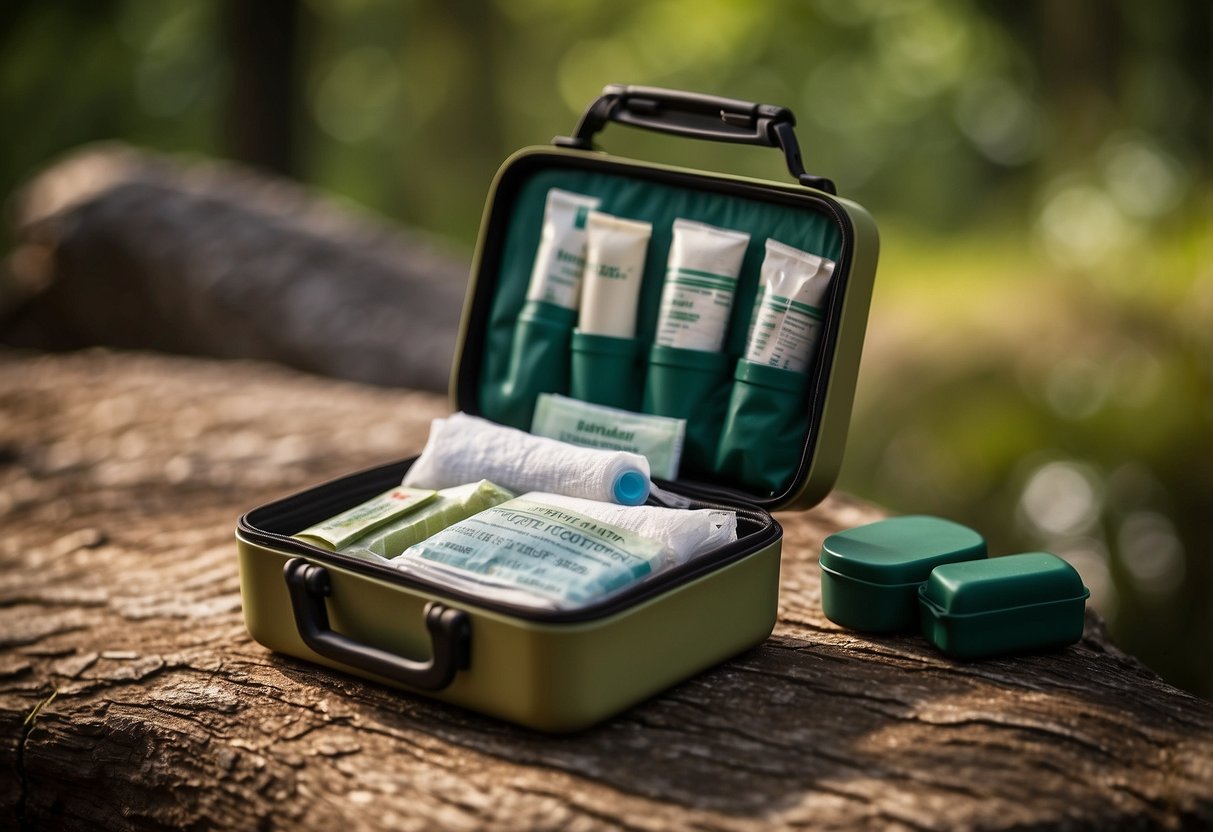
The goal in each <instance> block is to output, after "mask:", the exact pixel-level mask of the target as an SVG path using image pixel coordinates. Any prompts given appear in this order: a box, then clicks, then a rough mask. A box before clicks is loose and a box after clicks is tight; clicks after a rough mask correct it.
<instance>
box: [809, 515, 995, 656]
mask: <svg viewBox="0 0 1213 832" xmlns="http://www.w3.org/2000/svg"><path fill="white" fill-rule="evenodd" d="M985 557H986V542H985V540H984V539H983V538H982V536H981V535H979V534H978V533H977V532H975V531H973V530H972V529H970V528H968V527H966V526H962V525H960V524H959V523H954V522H952V521H951V520H944V519H942V518H939V517H926V516H909V517H891V518H889V519H887V520H880V521H877V522H875V523H869V524H868V525H866V526H859V527H857V528H854V529H848V530H847V531H843V532H838V533H837V534H832V535H830V536H829V537H827V538H826V539H825V542H824V543H823V544H822V547H821V606H822V610H823V611H824V612H825V614H826V617H827V618H829V619H830V620H831V621H833V622H834V623H835V624H840V625H842V626H844V627H849V628H850V629H852V630H863V631H866V632H874V633H884V632H903V631H910V630H917V629H918V588H919V586H921V585H922V583H923V582H924V581H926V580H927V577H928V576H929V575H930V574H931V570H932V569H934V568H935V567H937V566H940V565H942V564H949V563H954V562H956V561H970V560H974V559H976V558H985Z"/></svg>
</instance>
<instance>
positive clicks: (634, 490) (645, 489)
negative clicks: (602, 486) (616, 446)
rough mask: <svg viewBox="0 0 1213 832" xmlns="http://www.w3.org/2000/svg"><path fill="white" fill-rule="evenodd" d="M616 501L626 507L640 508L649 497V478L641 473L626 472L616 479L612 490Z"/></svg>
mask: <svg viewBox="0 0 1213 832" xmlns="http://www.w3.org/2000/svg"><path fill="white" fill-rule="evenodd" d="M612 491H613V493H614V495H615V501H616V502H618V503H620V504H622V505H625V506H638V505H640V504H641V503H643V502H644V501H645V500H646V499H648V496H649V478H648V477H646V476H645V475H644V474H642V473H640V472H639V471H624V472H623V473H622V474H620V475H619V476H618V477H616V478H615V485H614V488H613V489H612Z"/></svg>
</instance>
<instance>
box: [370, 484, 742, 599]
mask: <svg viewBox="0 0 1213 832" xmlns="http://www.w3.org/2000/svg"><path fill="white" fill-rule="evenodd" d="M553 496H554V495H549V494H542V493H537V492H536V493H530V494H527V495H524V496H523V497H519V498H515V499H513V500H510V501H508V502H505V503H502V504H501V505H498V506H494V507H492V508H489V509H486V510H485V511H482V512H480V513H479V514H477V515H475V516H473V517H469V518H468V519H466V520H463V521H461V522H459V523H456V524H455V525H453V526H450V527H448V528H446V529H444V530H443V531H441V532H439V533H438V534H436V535H434V536H433V537H430V538H428V539H426V540H424V541H422V542H420V543H417V544H415V545H413V546H410V547H409V548H408V549H406V550H405V552H404V554H402V555H401V556H400V557H398V558H394V559H393V560H392V561H391V562H392V565H394V566H396V567H398V568H400V569H404V570H406V571H410V572H415V573H418V574H420V575H423V576H424V577H425V578H426V579H427V580H429V581H432V582H434V583H439V584H443V585H446V586H451V587H454V588H457V589H461V590H464V591H471V592H477V593H480V594H483V595H486V596H488V597H492V598H494V599H497V600H504V601H508V602H513V603H518V604H524V605H528V606H540V607H554V608H557V609H573V608H577V607H582V606H586V605H588V604H592V603H594V602H596V601H600V600H602V599H604V598H606V597H608V596H609V595H612V594H614V593H615V592H618V591H621V590H623V589H625V588H627V587H629V586H632V585H633V584H635V583H636V582H637V581H640V580H643V579H644V578H647V577H648V576H650V575H652V574H654V573H656V572H658V571H660V570H662V569H664V568H667V567H669V566H673V565H675V564H678V563H681V562H683V561H685V560H686V559H687V558H689V557H691V556H693V555H695V554H701V553H703V552H706V551H710V549H711V548H715V547H714V546H713V545H710V544H709V543H708V542H709V541H711V543H724V542H727V541H729V540H736V537H737V532H736V522H737V521H736V516H735V515H734V514H733V513H732V512H727V511H713V510H707V509H701V510H697V511H679V510H675V509H664V508H657V507H654V506H639V507H627V506H618V505H615V504H610V503H605V504H604V503H597V502H596V501H590V500H575V499H574V500H570V498H557V499H559V500H561V502H562V503H563V505H556V504H554V501H553V500H552V499H551V498H553ZM582 504H589V505H582ZM595 506H605V507H606V509H607V510H608V511H610V512H612V516H613V518H614V519H616V520H618V521H619V522H618V523H609V522H605V521H603V520H600V519H598V518H595V517H593V516H590V514H589V513H588V512H590V511H594V507H595ZM578 509H583V510H578ZM621 510H622V511H621ZM633 513H635V514H633ZM629 515H630V516H629ZM633 519H634V520H635V524H636V525H638V527H641V528H645V529H647V530H652V531H653V532H654V533H655V534H663V535H664V530H665V529H667V528H669V529H670V530H671V531H672V536H671V537H670V539H669V540H663V539H658V538H657V537H650V536H646V535H642V534H638V533H637V532H636V531H633V530H632V529H628V528H625V526H624V525H623V523H628V522H632V521H633ZM663 521H665V522H663ZM697 543H700V544H703V545H702V546H698V547H696V548H695V549H690V548H689V547H692V546H695V544H697Z"/></svg>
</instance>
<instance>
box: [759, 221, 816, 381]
mask: <svg viewBox="0 0 1213 832" xmlns="http://www.w3.org/2000/svg"><path fill="white" fill-rule="evenodd" d="M833 274H834V262H833V261H832V260H827V259H826V258H824V257H819V256H817V255H816V254H810V253H808V252H807V251H800V250H799V249H795V248H792V247H791V246H789V245H785V244H783V243H781V242H779V241H778V240H767V244H766V258H765V259H764V260H763V262H762V274H761V276H760V278H759V287H758V300H757V301H756V302H755V309H756V311H755V313H754V317H753V319H752V323H751V326H750V336H749V339H748V341H749V343H748V344H747V346H746V354H745V359H746V361H751V362H753V363H755V364H765V365H767V366H771V367H779V368H781V369H785V370H791V371H793V372H797V373H806V372H808V370H809V362H810V361H811V360H812V358H813V350H814V348H815V347H816V346H817V343H818V341H820V340H821V327H822V322H823V320H824V318H825V312H824V311H823V309H822V306H823V303H824V300H825V295H826V291H827V290H828V289H829V288H830V278H831V276H833Z"/></svg>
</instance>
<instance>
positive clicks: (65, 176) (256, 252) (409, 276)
mask: <svg viewBox="0 0 1213 832" xmlns="http://www.w3.org/2000/svg"><path fill="white" fill-rule="evenodd" d="M15 208H16V211H15V214H16V237H17V247H16V249H15V250H14V252H13V253H12V255H11V256H10V257H9V258H8V261H7V264H6V266H7V268H6V272H7V275H6V279H5V280H0V290H3V291H0V317H3V318H4V320H3V322H2V324H0V342H3V343H5V344H8V345H11V346H17V347H32V348H36V349H50V350H63V349H78V348H81V347H89V346H94V345H105V346H115V347H122V348H126V349H148V350H159V351H163V352H172V353H178V354H184V355H207V356H216V357H220V358H256V359H261V360H268V361H276V362H278V363H281V364H285V365H287V366H289V367H295V368H297V369H301V370H307V371H308V372H313V373H319V374H321V375H327V376H336V377H338V378H346V379H354V380H357V381H364V382H369V383H372V384H382V385H386V386H393V387H410V388H414V389H423V390H445V389H446V383H447V376H448V375H449V373H450V368H451V356H452V355H454V352H455V333H456V331H457V329H458V326H459V316H460V314H461V310H462V308H463V295H464V290H465V288H466V286H467V277H468V269H467V263H466V261H464V260H462V259H460V258H455V257H452V256H451V255H449V254H444V253H442V252H440V251H439V250H438V248H437V247H436V246H435V245H434V244H433V243H432V242H431V241H427V240H425V239H424V238H422V237H421V236H420V235H419V234H416V233H409V232H405V231H401V230H397V229H389V228H388V227H386V226H385V225H383V224H382V223H380V222H377V221H376V220H375V219H373V218H372V217H369V216H365V215H363V216H359V215H357V214H355V213H354V212H353V211H351V210H350V209H349V208H348V207H343V206H338V205H335V204H333V203H332V202H331V201H329V200H325V199H322V198H320V197H318V196H317V195H315V194H312V193H309V192H307V191H305V190H304V189H303V188H301V187H300V186H298V185H296V184H293V183H291V182H288V181H286V180H283V179H277V178H274V177H271V176H266V175H263V174H259V173H256V172H254V171H251V170H247V169H244V168H240V167H238V166H235V165H231V164H223V163H219V162H201V161H195V162H192V163H189V164H185V163H182V162H180V161H178V160H174V159H171V158H169V157H163V156H157V155H155V154H151V153H147V152H144V151H137V150H134V149H132V148H126V147H122V146H101V147H94V148H88V149H85V150H83V151H79V152H77V153H76V154H74V155H73V156H71V157H69V158H68V159H66V160H64V161H62V162H60V163H58V164H56V165H54V166H52V167H50V168H49V169H47V170H46V171H44V172H43V173H41V174H40V175H38V176H37V177H36V178H35V179H34V180H33V181H32V182H31V183H30V184H29V185H28V186H27V187H26V188H24V189H23V190H22V192H21V193H20V194H18V195H17V198H16V200H15Z"/></svg>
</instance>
